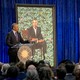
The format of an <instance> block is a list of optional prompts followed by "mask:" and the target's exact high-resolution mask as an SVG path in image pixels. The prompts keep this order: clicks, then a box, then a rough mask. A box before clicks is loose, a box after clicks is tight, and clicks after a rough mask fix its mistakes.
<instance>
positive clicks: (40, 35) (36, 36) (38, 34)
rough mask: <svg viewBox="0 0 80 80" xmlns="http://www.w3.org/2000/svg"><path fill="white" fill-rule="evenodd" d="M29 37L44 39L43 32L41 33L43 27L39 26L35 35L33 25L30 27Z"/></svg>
mask: <svg viewBox="0 0 80 80" xmlns="http://www.w3.org/2000/svg"><path fill="white" fill-rule="evenodd" d="M28 38H38V39H39V40H40V39H43V37H42V34H41V28H40V27H37V32H36V35H35V32H34V29H33V27H30V28H28Z"/></svg>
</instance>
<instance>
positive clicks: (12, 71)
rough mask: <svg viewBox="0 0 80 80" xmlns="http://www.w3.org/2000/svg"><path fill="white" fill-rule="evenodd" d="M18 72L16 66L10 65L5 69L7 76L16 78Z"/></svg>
mask: <svg viewBox="0 0 80 80" xmlns="http://www.w3.org/2000/svg"><path fill="white" fill-rule="evenodd" d="M18 74H19V69H18V68H17V67H16V66H11V67H9V69H8V70H7V77H11V78H16V77H17V76H18Z"/></svg>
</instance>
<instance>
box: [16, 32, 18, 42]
mask: <svg viewBox="0 0 80 80" xmlns="http://www.w3.org/2000/svg"><path fill="white" fill-rule="evenodd" d="M15 37H16V40H17V41H18V33H17V32H15Z"/></svg>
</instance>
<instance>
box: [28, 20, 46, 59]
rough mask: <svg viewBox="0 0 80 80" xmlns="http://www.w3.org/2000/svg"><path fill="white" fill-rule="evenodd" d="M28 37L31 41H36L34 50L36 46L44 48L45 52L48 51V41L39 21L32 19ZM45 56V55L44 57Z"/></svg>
mask: <svg viewBox="0 0 80 80" xmlns="http://www.w3.org/2000/svg"><path fill="white" fill-rule="evenodd" d="M28 38H29V40H30V42H34V43H35V44H34V45H33V51H34V49H36V48H41V47H42V48H43V53H44V54H45V53H46V41H45V40H44V39H43V36H42V34H41V28H40V27H38V21H37V20H33V21H32V27H30V28H28ZM44 58H45V57H44Z"/></svg>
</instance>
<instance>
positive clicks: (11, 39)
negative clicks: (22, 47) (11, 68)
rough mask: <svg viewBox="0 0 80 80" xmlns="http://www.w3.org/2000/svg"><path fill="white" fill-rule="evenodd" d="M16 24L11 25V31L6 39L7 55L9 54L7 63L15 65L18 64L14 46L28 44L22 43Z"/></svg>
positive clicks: (16, 50) (16, 49)
mask: <svg viewBox="0 0 80 80" xmlns="http://www.w3.org/2000/svg"><path fill="white" fill-rule="evenodd" d="M18 30H19V28H18V24H17V23H13V24H12V30H11V31H10V32H9V33H8V34H7V37H6V44H7V45H8V47H9V49H8V54H9V62H10V63H16V62H18V61H19V60H18V57H17V52H18V48H16V46H15V45H17V44H19V43H29V42H28V41H24V40H23V39H22V37H21V35H20V33H19V32H18Z"/></svg>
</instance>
